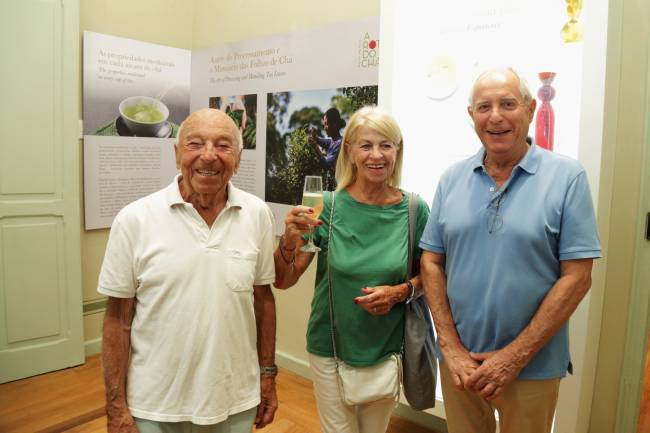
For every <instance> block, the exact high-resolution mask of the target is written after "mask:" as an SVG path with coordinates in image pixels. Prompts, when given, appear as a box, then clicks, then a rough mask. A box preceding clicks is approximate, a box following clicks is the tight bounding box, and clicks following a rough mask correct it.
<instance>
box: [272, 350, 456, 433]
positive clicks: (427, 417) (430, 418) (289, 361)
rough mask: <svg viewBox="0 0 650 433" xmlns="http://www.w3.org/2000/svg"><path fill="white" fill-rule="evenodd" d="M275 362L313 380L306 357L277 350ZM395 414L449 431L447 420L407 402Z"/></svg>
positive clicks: (429, 426)
mask: <svg viewBox="0 0 650 433" xmlns="http://www.w3.org/2000/svg"><path fill="white" fill-rule="evenodd" d="M275 363H276V364H277V365H278V366H279V367H281V368H284V369H286V370H289V371H291V372H292V373H295V374H297V375H299V376H302V377H304V378H305V379H308V380H311V370H310V369H309V362H308V361H306V360H304V359H301V358H297V357H295V356H293V355H289V354H287V353H284V352H282V351H276V352H275ZM438 404H441V402H438ZM395 414H396V415H398V416H400V417H402V418H405V419H407V420H409V421H411V422H413V423H415V424H418V425H421V426H422V427H426V428H428V429H430V430H432V431H433V432H436V433H447V423H446V422H445V420H443V419H441V418H438V417H437V416H435V415H432V414H430V413H426V412H419V411H416V410H413V409H411V407H410V406H409V405H407V404H404V403H401V402H400V403H397V406H396V408H395Z"/></svg>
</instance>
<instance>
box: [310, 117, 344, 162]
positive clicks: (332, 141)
mask: <svg viewBox="0 0 650 433" xmlns="http://www.w3.org/2000/svg"><path fill="white" fill-rule="evenodd" d="M343 128H345V120H343V119H341V113H339V110H337V109H336V108H334V107H332V108H330V109H329V110H327V111H326V112H325V115H324V116H323V129H325V133H326V134H327V135H328V137H325V138H323V137H319V136H318V132H317V129H316V128H311V129H310V130H309V138H308V139H307V142H308V143H309V144H311V145H312V146H313V147H314V149H315V150H316V152H318V153H320V154H321V161H322V162H323V165H324V166H325V167H327V168H333V167H334V165H335V164H336V158H337V157H338V156H339V150H341V141H342V140H343V137H342V136H341V130H342V129H343Z"/></svg>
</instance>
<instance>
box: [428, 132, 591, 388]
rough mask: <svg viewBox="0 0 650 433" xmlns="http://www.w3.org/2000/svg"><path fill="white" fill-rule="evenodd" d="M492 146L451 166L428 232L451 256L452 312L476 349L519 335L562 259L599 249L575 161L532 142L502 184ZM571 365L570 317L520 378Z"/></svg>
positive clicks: (433, 247)
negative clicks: (490, 161)
mask: <svg viewBox="0 0 650 433" xmlns="http://www.w3.org/2000/svg"><path fill="white" fill-rule="evenodd" d="M484 154H485V151H484V149H483V148H481V149H480V150H479V152H478V153H476V155H474V156H473V157H471V158H468V159H466V160H464V161H461V162H459V163H457V164H455V165H453V166H452V167H450V168H449V169H448V170H447V171H446V172H445V173H444V174H443V176H442V178H441V179H440V182H439V184H438V188H437V190H436V195H435V198H434V199H433V205H432V208H431V215H430V216H429V221H428V222H427V227H426V229H425V231H424V234H423V236H422V239H421V240H420V247H421V248H422V249H423V250H427V251H432V252H435V253H441V254H445V256H446V264H445V273H446V276H447V296H448V298H449V305H450V307H451V313H452V316H453V318H454V322H455V324H456V329H457V330H458V334H459V335H460V339H461V341H462V342H463V344H464V345H465V346H466V347H467V348H468V349H469V350H470V351H473V352H485V351H491V350H496V349H500V348H502V347H504V346H506V345H507V344H508V343H510V342H511V341H512V340H514V339H515V337H517V335H519V333H520V332H521V331H522V330H523V329H524V328H525V327H526V325H527V324H528V323H529V322H530V320H531V318H532V317H533V315H534V314H535V312H536V311H537V309H538V307H539V305H540V303H541V302H542V300H543V299H544V297H545V296H546V294H547V292H548V291H549V289H550V288H551V287H552V286H553V285H554V284H555V282H556V281H557V279H558V278H559V277H560V261H561V260H570V259H582V258H596V257H600V256H601V251H600V242H599V240H598V233H597V231H596V219H595V216H594V209H593V204H592V201H591V195H590V193H589V185H588V184H587V177H586V173H585V170H584V169H583V168H582V166H580V164H579V163H578V162H577V161H575V160H573V159H570V158H567V157H564V156H561V155H558V154H555V153H553V152H549V151H547V150H545V149H542V148H540V147H538V146H536V145H534V144H533V145H531V146H530V148H529V150H528V152H527V153H526V155H525V156H524V158H523V159H522V160H521V162H520V163H519V164H518V165H517V166H516V167H515V168H514V169H513V171H512V174H511V176H510V178H509V179H508V180H507V181H506V183H504V184H503V185H502V186H501V188H500V189H497V186H496V184H495V183H494V181H493V180H492V178H491V177H490V176H489V175H488V174H487V171H486V169H485V166H484V165H483V156H484ZM437 351H438V357H439V358H441V354H440V350H439V348H437ZM571 368H572V367H571V359H570V355H569V336H568V323H566V324H565V325H564V326H563V327H562V328H561V329H560V331H559V332H558V333H557V334H556V335H555V336H554V337H553V338H552V339H551V340H550V341H549V342H548V343H547V344H546V346H544V347H543V348H542V349H541V350H540V351H539V352H538V353H537V355H536V356H535V357H534V358H533V359H532V360H531V361H530V362H529V363H528V365H527V366H526V367H525V368H524V369H523V370H522V371H521V373H520V375H519V378H520V379H549V378H556V377H564V376H565V375H566V372H567V370H568V371H569V372H571Z"/></svg>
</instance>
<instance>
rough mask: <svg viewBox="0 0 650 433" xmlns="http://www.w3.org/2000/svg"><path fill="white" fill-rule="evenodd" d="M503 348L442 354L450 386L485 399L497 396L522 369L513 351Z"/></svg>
mask: <svg viewBox="0 0 650 433" xmlns="http://www.w3.org/2000/svg"><path fill="white" fill-rule="evenodd" d="M511 352H512V351H511V349H509V348H508V347H505V348H503V349H500V350H495V351H491V352H481V353H473V352H468V351H466V350H465V351H457V352H456V353H453V354H445V353H443V354H444V356H445V362H446V364H447V368H448V369H449V372H450V373H451V376H452V379H453V381H454V385H455V386H456V388H458V389H460V390H465V391H469V392H473V393H475V394H478V395H479V396H481V397H483V398H484V399H486V400H494V399H495V398H497V397H499V396H500V395H501V394H502V393H503V391H504V389H505V388H506V386H508V385H509V384H510V383H511V382H513V381H514V380H515V379H516V378H517V376H518V375H519V372H520V371H521V369H522V368H523V365H520V364H521V362H520V361H519V360H518V357H517V356H516V354H514V353H511Z"/></svg>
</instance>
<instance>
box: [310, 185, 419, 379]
mask: <svg viewBox="0 0 650 433" xmlns="http://www.w3.org/2000/svg"><path fill="white" fill-rule="evenodd" d="M402 192H403V198H402V201H401V202H399V203H397V204H392V205H387V206H377V205H368V204H363V203H359V202H357V201H356V200H354V199H353V198H352V197H351V196H350V195H349V194H348V192H347V191H346V190H343V191H339V192H337V193H336V204H335V206H334V220H333V224H332V226H333V228H332V251H331V253H330V257H331V263H330V273H331V277H332V293H333V298H334V321H335V324H336V350H337V354H338V356H339V358H340V359H342V360H343V361H344V362H346V363H347V364H350V365H352V366H356V367H363V366H368V365H373V364H377V363H378V362H381V361H383V360H384V359H386V358H387V357H388V356H389V355H390V354H392V353H395V352H399V351H400V349H401V347H402V339H403V335H404V304H402V303H398V304H395V305H394V306H393V308H392V309H391V311H390V312H389V313H388V314H386V315H383V316H373V315H371V314H369V313H368V312H366V311H365V310H364V309H363V308H361V307H359V306H357V305H356V304H355V303H354V298H355V297H357V296H362V295H363V293H362V292H361V289H362V288H363V287H375V286H381V285H396V284H400V283H403V282H404V281H405V280H406V260H407V245H408V196H409V194H408V193H406V192H404V191H402ZM324 201H325V206H324V209H323V212H322V213H321V216H320V219H321V220H322V221H323V224H322V225H321V226H320V227H318V228H317V229H315V230H314V243H316V245H318V246H319V247H320V248H321V249H322V250H321V251H320V252H319V253H318V256H317V269H316V287H315V290H314V298H313V300H312V303H311V314H310V317H309V324H308V326H307V351H308V352H309V353H312V354H314V355H317V356H323V357H332V356H334V353H333V351H332V338H331V335H330V334H331V332H330V315H329V297H328V288H327V265H328V263H327V260H328V249H329V245H328V230H329V220H330V210H331V204H332V193H331V192H325V197H324ZM428 217H429V209H428V207H427V205H426V203H425V202H424V200H423V199H422V198H419V197H418V206H417V226H416V230H415V242H414V245H413V250H414V254H415V255H414V260H419V259H420V249H419V247H418V243H419V242H418V241H419V239H420V236H421V235H422V232H423V231H424V227H425V225H426V223H427V219H428Z"/></svg>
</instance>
